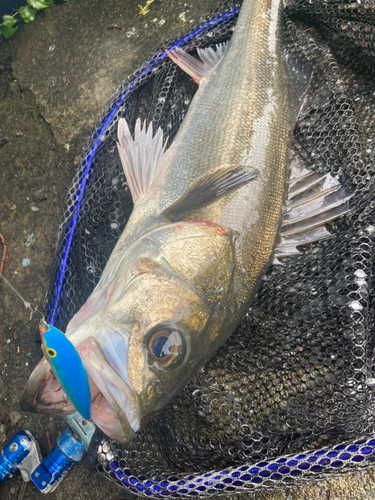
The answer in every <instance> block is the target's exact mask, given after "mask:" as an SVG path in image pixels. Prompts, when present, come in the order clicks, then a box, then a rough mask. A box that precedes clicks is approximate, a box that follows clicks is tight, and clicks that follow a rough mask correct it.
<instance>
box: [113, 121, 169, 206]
mask: <svg viewBox="0 0 375 500" xmlns="http://www.w3.org/2000/svg"><path fill="white" fill-rule="evenodd" d="M117 135H118V143H117V148H118V152H119V154H120V159H121V163H122V168H123V169H124V174H125V177H126V180H127V182H128V185H129V189H130V192H131V195H132V198H133V201H134V203H135V202H136V201H137V200H139V198H141V197H142V196H145V195H146V194H147V193H148V192H149V191H150V189H151V186H152V184H153V183H154V181H155V179H157V178H158V177H159V175H160V172H161V170H162V165H163V162H164V160H165V159H166V157H167V156H168V154H169V151H170V150H168V151H166V150H165V146H166V143H167V140H165V141H164V144H163V132H162V130H161V129H160V128H159V129H158V130H157V131H156V134H155V135H154V136H153V130H152V123H150V125H149V127H148V129H147V130H146V124H145V123H144V124H143V127H141V120H140V119H139V118H138V120H137V121H136V124H135V130H134V140H133V137H132V135H131V133H130V130H129V126H128V123H127V121H126V120H125V119H124V118H120V121H119V124H118V130H117Z"/></svg>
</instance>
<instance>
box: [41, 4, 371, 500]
mask: <svg viewBox="0 0 375 500" xmlns="http://www.w3.org/2000/svg"><path fill="white" fill-rule="evenodd" d="M239 9H240V4H239V3H236V2H226V3H224V4H222V5H220V6H219V7H218V8H217V9H216V10H215V11H214V12H212V13H211V14H210V15H209V16H208V17H207V18H206V19H205V20H204V21H203V22H202V23H201V24H200V25H199V26H197V27H195V28H194V29H192V30H191V32H189V33H187V34H185V35H184V36H182V37H180V38H178V39H177V40H174V41H169V42H166V43H165V44H164V45H163V46H162V47H159V48H158V49H157V50H155V51H154V52H153V53H151V54H150V56H149V58H148V59H147V60H146V61H145V63H144V64H143V65H142V66H141V67H140V68H138V70H137V71H136V72H135V73H133V75H131V76H130V77H129V78H128V79H127V80H126V81H125V82H124V83H123V84H122V85H121V86H120V88H119V89H118V91H117V92H116V93H115V94H114V96H113V97H112V98H111V100H110V101H109V103H108V105H107V107H106V108H105V110H104V112H103V114H102V115H101V117H100V118H99V119H98V121H97V123H96V125H95V127H94V128H93V130H92V133H91V135H90V137H89V139H88V142H87V145H86V147H85V149H84V151H83V153H82V155H81V159H80V163H79V165H78V170H77V174H76V176H75V177H74V179H73V182H72V185H71V188H70V190H69V193H68V197H67V201H66V205H65V209H64V213H63V220H62V224H61V226H60V230H59V234H58V240H57V249H56V254H55V255H56V257H55V261H54V265H53V269H52V273H51V279H50V283H49V289H48V292H47V296H46V318H47V321H48V322H49V323H50V324H52V325H56V326H57V327H58V328H60V329H61V330H65V328H66V325H67V323H68V321H69V320H70V318H71V317H72V315H73V314H74V313H75V312H77V311H78V310H79V308H80V307H81V306H82V305H83V304H84V302H85V301H86V300H87V298H88V296H89V295H90V293H91V292H92V290H93V289H94V287H95V285H96V284H97V283H98V281H99V278H100V276H101V273H102V270H103V268H104V266H105V264H106V262H107V260H108V258H109V256H110V254H111V251H112V249H113V247H114V245H115V243H116V241H117V240H118V238H119V237H120V235H121V233H122V231H123V229H124V226H125V224H126V221H127V220H128V218H129V216H130V213H131V210H132V201H131V196H130V193H129V190H128V186H127V183H126V179H125V178H124V175H123V172H122V167H121V164H120V159H119V157H118V153H117V148H116V132H117V123H118V120H119V118H120V117H125V118H126V119H127V121H128V123H129V125H130V129H131V130H132V129H133V128H134V125H135V121H136V119H137V118H138V117H140V118H141V119H142V120H146V121H148V122H150V121H152V123H153V127H154V130H156V129H157V128H158V127H161V128H162V130H163V132H164V134H165V135H166V136H168V137H169V141H170V142H171V141H172V140H173V138H174V136H175V134H176V132H177V130H178V128H179V126H180V124H181V122H182V120H183V118H184V116H185V114H186V111H187V109H188V106H189V103H190V102H191V100H192V98H193V96H194V93H195V91H196V85H195V84H194V83H193V82H192V81H191V79H190V78H189V77H188V76H186V75H184V74H183V73H182V72H181V71H180V70H179V69H178V68H176V67H175V66H174V65H173V64H172V63H171V62H170V61H169V60H168V58H167V57H166V55H165V49H166V48H168V49H172V48H173V47H183V48H185V49H186V50H189V51H192V53H194V50H195V49H196V48H198V47H207V46H213V45H214V44H216V43H221V42H225V41H227V40H229V39H230V36H231V33H232V30H233V27H234V25H235V22H236V18H237V15H238V12H239ZM374 33H375V7H374V6H373V4H371V3H370V2H368V1H365V2H362V3H361V4H342V3H339V2H337V1H331V2H329V3H327V2H324V1H322V0H316V1H315V2H313V3H310V2H309V1H306V0H293V1H292V2H290V3H289V4H288V6H287V9H286V12H285V23H284V48H285V49H286V51H287V52H288V53H289V54H291V55H293V56H294V57H301V58H303V59H304V60H307V61H309V62H310V63H311V64H312V65H313V77H312V81H311V84H310V88H309V90H308V92H307V95H306V103H305V106H304V108H303V110H302V112H301V114H300V115H299V118H298V120H297V124H296V128H295V132H294V139H293V150H294V152H295V154H296V155H297V157H298V161H299V162H300V163H301V165H303V166H304V167H306V168H308V169H310V170H313V171H315V172H317V173H319V174H326V173H330V174H331V175H333V176H335V177H337V178H338V180H339V181H340V183H341V184H342V185H343V186H345V187H347V188H348V189H350V190H351V191H352V192H353V197H352V200H351V206H352V210H351V212H350V213H348V214H346V215H345V216H343V217H341V218H340V219H338V220H336V221H335V222H333V223H331V224H329V225H328V226H329V227H328V228H329V230H330V232H331V234H332V236H331V238H329V239H328V240H325V241H321V242H317V243H314V244H311V245H309V246H308V247H306V248H305V249H304V250H303V254H302V255H300V256H298V257H293V258H289V259H284V265H283V266H282V267H281V268H275V267H271V268H270V269H269V270H268V272H267V273H266V275H265V276H264V278H263V281H262V284H261V287H260V289H259V291H258V293H257V296H256V298H255V300H254V302H253V304H252V306H251V308H250V310H249V311H248V314H247V315H246V317H245V318H244V320H243V322H242V324H241V325H240V326H239V328H238V329H237V330H236V331H235V332H234V333H233V335H232V336H231V337H230V339H229V340H228V341H227V343H226V344H225V345H224V346H223V347H222V348H220V350H219V351H218V352H217V353H216V354H215V356H214V357H213V358H212V359H211V360H210V361H209V362H208V363H207V365H206V366H205V367H204V369H203V370H202V371H201V372H200V373H199V374H198V376H197V377H196V378H195V380H193V381H192V382H191V383H190V384H189V385H188V386H187V387H186V388H185V389H184V391H183V392H182V394H181V395H180V396H178V397H177V398H176V399H175V400H174V401H173V403H172V404H171V405H170V406H169V407H167V408H166V409H165V410H164V411H163V412H162V413H161V414H160V415H158V416H157V417H156V418H154V419H153V420H152V421H151V422H150V423H149V424H147V425H146V426H145V428H144V429H143V430H141V431H140V432H139V433H137V435H136V437H135V439H134V440H133V441H132V442H131V443H129V444H128V445H126V446H122V445H119V444H118V443H116V442H114V441H112V440H108V439H106V438H105V437H103V439H102V440H101V441H99V443H98V445H97V446H96V448H95V449H93V450H92V456H93V460H92V461H94V463H95V466H96V469H97V470H98V471H99V472H100V473H102V474H103V475H105V476H106V477H108V478H110V479H112V480H113V481H116V482H117V483H119V484H120V485H121V486H123V487H126V488H129V489H130V490H131V491H133V492H134V493H137V494H139V495H144V496H155V497H160V496H168V495H169V496H174V497H185V496H186V497H188V496H191V495H195V496H210V495H212V494H215V495H217V494H229V493H238V492H243V491H247V492H248V491H251V490H261V489H272V488H280V487H282V486H290V485H296V484H300V483H301V482H305V481H316V480H319V479H323V478H326V477H331V476H334V475H338V474H341V473H344V472H348V471H353V470H359V469H361V468H364V467H367V466H369V465H371V464H372V462H373V460H374V458H375V455H374V444H375V442H374V436H375V426H374V424H375V423H374V415H375V405H374V378H375V375H374V356H373V355H374V331H375V328H374V307H373V306H374V279H373V278H374V274H373V270H374V239H375V222H374V215H373V214H374V209H375V167H374V165H375V149H374V144H373V137H374V136H375V85H374V81H375V80H374V79H375V50H374V48H373V42H374V41H375V39H374V37H375V35H374ZM219 104H220V103H218V105H219ZM306 450H308V451H306ZM92 461H91V462H92Z"/></svg>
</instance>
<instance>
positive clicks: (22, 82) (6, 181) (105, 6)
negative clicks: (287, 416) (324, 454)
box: [0, 0, 375, 500]
mask: <svg viewBox="0 0 375 500" xmlns="http://www.w3.org/2000/svg"><path fill="white" fill-rule="evenodd" d="M217 5H218V2H217V0H216V1H215V0H204V1H203V2H192V1H188V2H187V3H186V2H184V1H179V0H168V1H166V0H155V1H154V3H153V4H152V5H151V7H150V12H149V13H148V14H147V15H146V16H139V15H138V11H139V9H138V2H137V1H135V0H128V1H127V2H124V1H123V0H113V1H111V2H104V0H93V1H78V0H70V1H69V2H68V3H63V4H59V5H58V6H56V7H55V8H54V9H53V10H52V11H51V12H50V13H48V14H39V15H38V16H37V18H36V19H35V21H34V22H32V23H30V24H29V25H23V26H21V27H20V28H19V29H18V31H17V33H16V34H15V35H14V36H13V37H12V38H11V39H9V40H5V41H4V40H3V41H2V42H1V45H0V203H1V205H0V233H1V234H2V235H3V236H4V238H5V241H6V244H7V255H6V262H5V267H4V275H5V276H6V277H7V278H8V280H10V281H11V283H12V284H13V285H14V286H15V287H16V288H17V290H19V292H20V293H21V295H23V296H24V297H25V299H26V300H27V301H29V302H30V303H31V304H32V305H33V306H34V307H35V306H39V308H42V307H43V298H44V293H45V290H46V287H47V280H48V276H49V271H50V266H51V263H52V257H53V252H54V248H55V241H56V235H57V230H58V225H59V220H60V215H61V211H62V207H63V203H64V199H65V195H66V192H67V190H68V187H69V185H70V182H71V179H72V177H73V175H74V172H75V169H76V166H77V164H78V157H79V154H80V152H81V150H82V148H83V146H84V144H85V142H86V140H87V137H88V134H89V131H90V129H91V127H92V125H93V124H94V122H95V121H96V119H97V118H98V116H99V115H100V113H101V112H102V110H103V109H104V106H105V104H106V102H107V101H108V100H109V98H110V97H111V95H112V94H113V93H114V92H115V90H116V88H117V87H118V86H119V85H120V83H121V82H122V81H123V80H124V79H125V78H126V77H127V76H128V75H129V74H130V73H132V72H133V71H134V70H135V69H136V68H137V67H138V66H139V65H140V64H141V62H142V61H143V60H144V59H145V58H146V56H147V54H148V53H149V52H150V51H151V50H152V49H154V48H155V47H156V46H157V45H159V44H160V43H161V42H163V41H164V40H165V39H166V38H172V39H173V38H175V37H177V36H178V35H181V34H183V33H185V32H187V31H188V30H189V29H190V28H191V27H192V26H194V25H195V24H197V22H199V20H200V18H201V17H202V16H204V15H206V14H207V13H208V12H209V11H210V10H211V9H212V8H214V7H216V6H217ZM112 24H117V25H118V26H120V27H122V28H123V29H108V26H109V25H112ZM0 248H1V247H0ZM40 353H41V350H40V344H39V343H38V335H37V318H32V319H31V320H30V318H29V313H28V312H27V310H26V309H25V308H24V306H23V304H22V302H21V301H20V300H19V299H18V298H17V297H16V296H15V295H14V294H13V293H12V292H11V291H10V290H8V289H7V288H6V287H5V284H4V283H0V449H1V447H2V446H3V445H4V443H5V442H6V441H7V440H8V439H10V438H11V437H12V436H13V435H14V434H15V433H16V432H17V431H18V430H20V429H28V430H29V431H31V432H32V433H33V434H34V436H36V437H37V439H38V440H39V441H40V444H41V449H42V453H43V455H44V456H45V455H46V454H47V453H48V451H49V443H51V444H52V445H54V443H55V442H56V439H57V437H58V435H59V432H61V431H62V430H63V429H64V428H65V427H66V425H65V424H64V421H63V420H62V419H59V418H52V417H46V416H43V417H42V416H38V415H32V414H26V413H24V412H22V411H21V410H20V408H19V404H18V400H19V396H20V394H21V392H22V388H23V386H24V384H25V383H26V380H27V379H28V376H29V375H30V373H31V371H32V369H33V367H34V366H35V365H36V363H37V362H38V360H39V359H40V355H41V354H40ZM374 480H375V478H374V475H373V472H372V471H371V470H370V471H368V472H362V473H357V474H355V475H352V476H345V477H342V478H339V479H335V480H330V481H325V482H320V483H316V484H313V485H306V486H304V487H301V488H298V489H291V490H286V491H281V490H280V491H277V492H264V493H257V494H255V495H247V496H248V498H254V499H256V500H260V499H264V498H266V499H270V500H271V499H272V500H276V499H280V500H287V499H288V500H297V499H301V500H302V499H303V500H307V499H319V500H320V499H324V500H338V499H340V500H341V499H352V498H353V499H363V500H368V499H371V498H375V488H374V484H375V483H374ZM22 485H23V481H22V480H21V479H20V477H17V478H13V479H12V480H11V481H10V482H9V483H7V484H5V485H2V486H0V498H1V500H11V499H19V500H22V498H23V499H25V500H31V499H39V498H42V494H41V493H40V492H39V491H38V490H37V489H36V488H35V487H34V485H32V484H28V485H27V488H26V490H22V489H21V487H22ZM49 498H51V500H60V499H63V498H72V499H77V500H86V499H87V500H88V499H90V500H95V499H103V498H105V499H108V500H109V499H110V500H112V499H113V500H120V498H125V497H124V493H123V491H122V490H120V489H119V488H118V487H117V486H116V485H113V484H111V483H109V482H107V481H106V480H105V479H103V478H102V477H101V476H97V475H91V474H89V473H88V472H87V471H86V470H85V468H84V467H83V465H80V466H78V467H76V468H75V470H74V471H72V472H71V473H70V475H69V476H68V478H67V479H65V480H64V482H63V483H62V484H61V485H60V486H59V488H58V489H57V490H56V491H55V492H53V493H52V494H50V495H49Z"/></svg>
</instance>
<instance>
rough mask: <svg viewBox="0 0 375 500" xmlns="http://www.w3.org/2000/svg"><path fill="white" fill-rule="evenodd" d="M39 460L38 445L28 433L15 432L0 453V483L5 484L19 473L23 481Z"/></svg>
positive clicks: (27, 477) (28, 477) (26, 479)
mask: <svg viewBox="0 0 375 500" xmlns="http://www.w3.org/2000/svg"><path fill="white" fill-rule="evenodd" d="M40 460H41V454H40V449H39V444H38V442H37V440H36V439H35V438H34V436H33V435H32V434H31V433H30V432H28V431H20V432H17V434H16V435H15V436H13V438H12V439H11V440H10V441H9V442H8V443H7V444H6V445H5V446H4V448H3V450H1V452H0V482H2V483H5V482H6V481H9V479H10V478H11V477H12V476H13V474H15V473H16V472H18V471H20V472H21V474H22V478H23V480H24V481H29V480H30V472H31V470H33V469H34V468H35V467H36V466H37V465H38V464H39V463H40Z"/></svg>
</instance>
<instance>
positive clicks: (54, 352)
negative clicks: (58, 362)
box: [47, 347, 57, 358]
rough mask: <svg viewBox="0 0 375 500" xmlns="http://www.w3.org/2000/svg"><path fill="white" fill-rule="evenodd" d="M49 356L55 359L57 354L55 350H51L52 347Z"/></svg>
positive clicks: (48, 351)
mask: <svg viewBox="0 0 375 500" xmlns="http://www.w3.org/2000/svg"><path fill="white" fill-rule="evenodd" d="M47 354H48V356H49V357H50V358H55V357H56V354H57V353H56V351H55V349H51V348H50V347H48V349H47Z"/></svg>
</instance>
